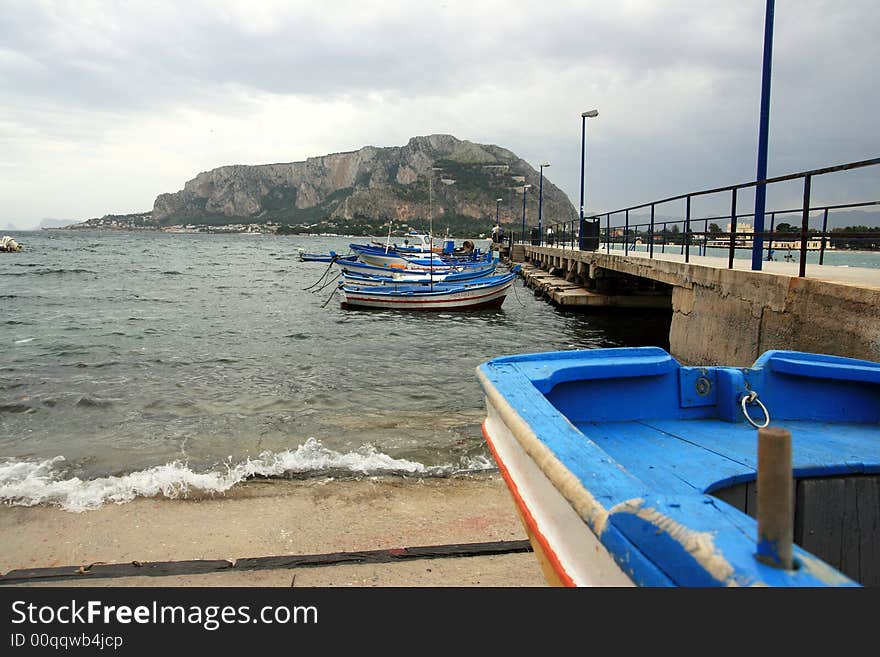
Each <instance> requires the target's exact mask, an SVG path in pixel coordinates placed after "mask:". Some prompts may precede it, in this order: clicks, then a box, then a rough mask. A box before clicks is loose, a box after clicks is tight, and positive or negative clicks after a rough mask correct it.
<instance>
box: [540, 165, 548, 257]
mask: <svg viewBox="0 0 880 657" xmlns="http://www.w3.org/2000/svg"><path fill="white" fill-rule="evenodd" d="M549 166H550V163H549V162H544V164H542V165H541V166H540V170H541V182H540V184H539V185H538V244H543V243H544V234H543V233H542V232H541V229H542V226H541V206H542V205H543V203H544V167H549Z"/></svg>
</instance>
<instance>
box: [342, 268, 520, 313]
mask: <svg viewBox="0 0 880 657" xmlns="http://www.w3.org/2000/svg"><path fill="white" fill-rule="evenodd" d="M515 276H516V274H514V273H509V274H502V275H499V276H488V277H482V278H477V279H474V280H467V281H457V282H451V283H449V282H443V283H432V284H429V285H423V284H400V285H389V286H377V285H357V284H353V283H347V282H342V283H341V284H340V286H339V289H340V290H341V291H342V295H343V302H342V307H343V308H385V309H397V310H439V311H451V310H476V309H480V308H498V307H500V306H501V304H502V303H504V298H505V297H506V295H507V292H508V290H509V289H510V287H511V286H512V285H513V279H514V277H515Z"/></svg>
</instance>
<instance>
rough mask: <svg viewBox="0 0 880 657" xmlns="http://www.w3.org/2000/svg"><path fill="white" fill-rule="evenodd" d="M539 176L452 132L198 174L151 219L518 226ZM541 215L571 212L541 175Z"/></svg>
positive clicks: (532, 211) (554, 217) (531, 209)
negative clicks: (396, 144) (450, 222)
mask: <svg viewBox="0 0 880 657" xmlns="http://www.w3.org/2000/svg"><path fill="white" fill-rule="evenodd" d="M538 179H539V173H538V172H537V171H536V170H535V169H533V168H532V167H531V166H530V165H529V164H528V163H527V162H525V161H524V160H522V159H520V158H519V157H517V156H516V155H515V154H513V153H512V152H510V151H509V150H506V149H504V148H500V147H498V146H491V145H481V144H475V143H472V142H469V141H461V140H459V139H456V138H455V137H453V136H451V135H430V136H426V137H413V138H412V139H410V140H409V143H408V144H407V145H406V146H399V147H388V148H376V147H373V146H367V147H364V148H361V149H360V150H358V151H354V152H350V153H335V154H332V155H325V156H323V157H314V158H309V159H307V160H306V161H305V162H291V163H287V164H262V165H255V166H241V165H233V166H223V167H219V168H217V169H213V170H211V171H206V172H203V173H200V174H199V175H198V176H196V177H195V178H193V179H192V180H190V181H189V182H187V183H186V184H185V185H184V188H183V189H182V190H181V191H179V192H175V193H172V194H161V195H160V196H159V197H158V198H156V201H155V203H154V206H153V214H152V221H153V222H155V223H157V224H160V225H171V224H186V223H228V222H233V221H236V222H237V221H247V222H257V223H259V222H268V221H273V222H279V223H286V224H290V225H297V224H311V223H315V222H317V221H319V220H327V219H330V220H333V221H335V222H337V223H338V224H339V225H345V224H347V223H351V222H353V221H356V220H357V219H359V218H362V219H371V220H387V219H395V220H397V221H401V222H408V221H412V220H417V219H422V220H424V219H425V218H426V217H428V216H429V213H430V216H431V217H433V218H434V219H435V220H438V219H441V218H445V219H446V220H447V221H448V220H451V219H456V218H457V219H477V220H485V221H488V222H489V225H490V226H491V224H492V223H494V221H495V213H496V199H498V198H501V199H504V200H503V202H502V204H501V205H500V206H499V216H500V218H501V220H502V223H510V224H513V225H519V223H520V221H521V217H522V191H523V187H522V186H523V185H524V184H531V185H532V188H531V189H529V190H528V194H527V215H528V218H527V220H528V221H529V223H535V217H536V216H537V204H538V193H537V192H538ZM542 216H543V218H544V221H545V223H547V222H549V221H553V222H556V221H568V220H570V219H573V218H575V217H576V216H577V213H576V211H575V208H574V206H573V205H572V203H571V201H570V200H569V198H568V197H567V196H566V195H565V194H564V193H563V192H562V191H561V190H559V189H558V188H557V187H556V186H555V185H553V184H552V183H551V182H550V181H548V180H547V177H546V176H545V177H544V191H543V209H542Z"/></svg>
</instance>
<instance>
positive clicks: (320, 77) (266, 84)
mask: <svg viewBox="0 0 880 657" xmlns="http://www.w3.org/2000/svg"><path fill="white" fill-rule="evenodd" d="M763 18H764V3H763V2H760V1H753V2H740V3H731V2H723V1H719V2H697V1H683V2H664V3H657V2H650V1H648V0H645V1H643V2H638V1H634V2H621V3H613V4H612V3H607V2H588V1H586V0H585V1H581V2H576V1H573V2H553V3H544V4H535V3H517V2H497V3H482V2H481V3H474V2H470V3H468V2H453V1H451V0H450V1H448V2H445V3H441V4H432V5H426V6H421V3H404V2H378V3H367V4H364V3H354V2H337V3H329V4H328V3H323V4H320V6H319V5H317V4H312V3H289V2H279V3H277V4H276V3H272V2H256V3H255V2H250V3H244V2H228V3H222V2H216V1H214V2H195V3H185V4H183V3H131V4H121V3H110V2H107V3H103V2H92V3H83V2H75V3H63V2H45V3H34V2H16V1H14V0H11V1H4V0H0V89H2V92H0V93H2V94H3V103H0V148H2V151H3V152H2V153H0V165H2V168H0V173H2V176H0V178H2V179H3V180H0V199H3V200H0V222H8V221H12V222H15V221H25V220H28V221H30V222H32V223H37V222H38V220H39V218H40V217H42V216H53V215H54V216H61V215H63V216H69V215H70V214H76V213H78V212H81V213H84V214H86V215H88V216H94V215H96V214H102V213H104V212H111V211H135V210H140V209H143V208H144V207H149V205H150V204H151V202H152V197H154V196H155V195H156V194H158V193H160V192H163V191H172V190H173V189H174V188H179V187H180V186H181V185H182V183H183V181H184V180H185V179H186V178H187V177H191V176H192V175H195V173H197V172H198V171H199V170H201V169H204V168H208V167H210V166H219V165H222V164H227V163H229V162H228V161H208V160H209V158H210V157H217V158H225V157H230V158H232V159H234V160H235V161H248V162H261V161H270V160H275V161H277V160H279V159H281V160H292V159H302V158H303V157H306V156H309V155H322V154H324V153H326V152H332V151H336V150H347V149H354V148H358V147H360V146H362V145H366V144H373V145H377V146H385V145H397V144H401V143H404V142H405V140H406V139H407V138H408V137H409V136H412V135H413V134H428V133H432V132H448V133H452V134H455V135H456V136H458V137H460V138H463V139H471V140H474V141H480V142H486V143H496V144H499V145H501V146H505V147H508V148H511V149H512V150H514V151H515V152H516V153H517V154H518V155H520V156H522V157H524V158H525V159H527V160H528V161H530V162H531V163H533V165H537V163H538V162H539V161H542V160H547V159H549V160H551V161H553V166H552V167H551V169H549V170H548V171H547V173H548V177H550V178H551V179H552V180H553V182H555V183H556V184H557V185H558V186H560V187H561V188H562V189H564V190H565V191H566V192H567V193H568V194H569V196H570V197H571V198H572V200H573V202H574V203H575V205H577V203H578V197H579V193H580V190H579V186H580V180H579V170H580V112H581V111H582V110H584V109H589V108H592V107H597V108H599V110H600V116H599V118H598V119H595V120H591V121H590V122H589V139H588V156H587V161H588V171H589V175H588V176H587V180H588V185H587V188H588V192H587V206H588V209H593V210H609V209H614V208H617V207H622V206H625V205H630V204H633V203H638V202H642V201H647V200H651V199H652V198H658V197H664V196H668V195H672V194H677V193H681V192H684V191H688V190H692V189H699V188H706V187H714V186H718V185H724V184H730V183H733V182H738V181H744V180H748V179H751V178H753V177H754V171H755V150H756V142H757V127H758V95H759V91H760V71H761V47H762V39H763ZM878 27H880V18H878V15H877V12H876V10H875V7H874V3H873V2H871V1H868V0H855V1H850V2H847V3H843V4H841V3H828V2H821V1H819V0H804V1H796V0H779V1H777V3H776V30H775V31H776V35H775V40H774V62H773V66H774V68H773V91H772V112H771V148H770V170H771V174H782V173H788V172H790V171H794V170H801V169H808V168H812V167H818V166H823V165H826V164H837V163H841V162H846V161H851V160H857V159H864V158H868V157H873V156H875V155H877V153H878V152H880V130H878V128H880V126H878V118H877V114H878V113H877V112H876V107H877V106H878V101H880V91H878V89H877V87H876V85H875V84H874V83H873V82H874V78H875V71H874V68H875V67H876V64H877V62H878V61H880V45H878V41H877V39H876V34H877V33H878ZM273 107H275V108H276V109H273ZM288 109H289V111H290V112H291V113H290V116H289V118H288V122H287V123H285V122H284V118H285V117H284V116H282V114H283V112H285V111H288ZM273 112H274V113H273ZM267 121H273V122H272V123H271V124H266V123H265V122H267ZM215 128H216V130H217V131H218V133H213V134H214V136H213V137H209V132H210V130H214V129H215ZM257 128H262V129H263V130H264V131H273V132H274V133H275V134H274V136H275V138H274V140H270V139H267V138H266V136H265V135H260V134H259V131H258V130H257ZM144 130H158V131H160V132H162V133H164V134H165V135H166V137H165V140H166V141H163V139H160V138H157V139H154V140H144V141H146V142H147V143H146V144H141V145H140V149H139V150H137V151H135V150H132V151H130V152H129V151H126V149H125V147H124V144H125V143H128V142H131V143H132V148H133V149H134V148H135V147H134V143H135V142H139V141H140V140H142V139H143V137H144V134H143V133H144ZM220 134H222V143H221V142H220V141H219V140H220V139H221V137H220ZM181 139H185V140H187V143H186V145H185V146H181V147H177V146H176V145H175V144H176V143H177V142H179V141H180V140H181ZM209 139H210V140H209ZM175 140H177V141H175ZM275 142H277V148H275V147H274V146H275V145H276V144H275ZM306 148H308V149H309V150H308V152H304V151H303V149H306ZM285 149H286V150H285ZM92 151H94V152H97V153H100V156H96V157H95V158H92V159H86V160H85V161H84V160H83V156H82V154H83V153H91V152H92ZM113 158H118V161H117V162H115V163H114V162H113ZM171 161H173V163H174V167H171V166H169V164H168V162H171ZM72 163H81V165H82V166H83V167H87V166H90V165H91V164H93V165H94V166H95V167H97V168H96V169H95V175H96V176H99V175H102V173H103V172H106V171H109V170H114V169H119V168H127V169H128V170H129V171H130V175H132V176H141V179H142V180H143V184H142V186H140V187H138V186H132V187H131V189H130V190H129V191H130V193H131V197H130V200H129V201H128V202H127V203H126V202H125V201H124V198H127V197H124V196H120V195H119V194H115V195H112V196H110V195H105V196H103V197H102V196H101V194H102V190H101V186H100V185H95V186H94V188H93V190H92V192H91V195H88V194H83V193H77V194H74V195H71V194H67V197H68V198H76V199H79V200H78V203H79V205H78V206H77V207H75V208H71V209H70V210H71V211H70V212H65V211H64V209H63V208H59V207H57V205H56V206H54V207H43V206H40V205H39V202H38V201H37V200H35V199H34V197H33V191H32V189H30V188H29V184H30V183H29V181H30V180H32V179H33V177H34V172H35V171H36V170H38V168H39V170H40V171H41V172H42V173H41V176H42V177H43V178H46V179H49V180H52V179H53V175H52V171H53V166H57V167H58V168H59V170H60V169H61V168H67V169H68V170H69V168H70V166H71V165H72ZM157 167H160V168H162V169H163V171H162V172H161V173H163V174H164V176H165V177H162V176H160V175H159V173H160V172H157ZM10 171H11V172H12V173H11V174H10V173H9V172H10ZM186 171H189V173H184V172H186ZM172 174H173V175H174V176H180V175H182V176H183V179H177V178H172V177H171V176H172ZM16 176H21V177H22V180H24V182H25V184H17V182H16V178H15V177H16ZM28 177H30V178H28ZM54 179H55V180H57V183H56V184H57V185H58V192H57V198H59V199H62V198H64V197H65V194H66V191H65V188H64V185H65V184H66V183H65V182H64V177H63V176H61V175H58V174H56V175H55V176H54ZM852 179H853V180H855V179H856V177H855V176H854V177H853V178H852ZM876 179H877V176H873V177H872V176H870V175H869V176H865V175H861V176H859V180H860V181H862V182H858V183H857V184H856V183H854V184H853V186H852V188H853V189H856V188H857V189H858V192H859V193H860V194H862V193H870V192H871V190H872V189H876V188H875V187H872V185H873V181H875V180H876ZM4 180H5V182H4ZM865 180H867V181H868V182H864V181H865ZM174 181H176V182H174ZM168 185H170V187H171V188H165V187H164V186H168ZM828 187H829V189H828V191H827V192H825V193H827V194H828V195H829V196H835V197H839V196H845V195H846V194H847V193H848V188H847V184H846V183H843V182H842V183H841V184H840V185H838V187H839V189H832V187H833V185H829V186H828ZM19 188H20V189H22V190H24V191H22V192H21V194H19V195H17V194H18V193H17V192H16V190H17V189H19ZM89 199H91V200H89ZM111 202H112V203H114V204H119V203H122V204H123V205H124V206H125V207H119V206H118V205H114V206H113V207H110V206H109V204H110V203H111ZM58 203H61V201H58Z"/></svg>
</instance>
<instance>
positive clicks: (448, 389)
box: [0, 230, 669, 510]
mask: <svg viewBox="0 0 880 657" xmlns="http://www.w3.org/2000/svg"><path fill="white" fill-rule="evenodd" d="M15 237H16V239H17V240H19V241H20V242H21V243H22V244H23V245H24V250H23V251H22V252H20V253H15V254H0V500H2V501H3V502H4V503H7V504H19V505H34V504H54V505H59V506H62V507H63V508H66V509H70V510H82V509H88V508H94V507H97V506H100V505H101V504H104V503H107V502H125V501H128V500H131V499H133V498H134V497H136V496H152V495H159V494H164V495H167V496H176V495H183V494H186V493H187V492H190V491H224V490H227V489H229V488H230V487H232V486H234V485H235V484H236V483H237V482H239V481H242V480H244V479H247V478H249V477H255V476H266V477H328V476H329V477H362V476H372V475H380V474H382V475H387V474H390V475H398V476H418V477H425V476H449V475H454V474H457V473H463V472H474V471H480V470H490V469H493V468H494V462H493V461H492V458H491V455H490V454H489V453H488V451H487V448H486V446H485V442H484V441H483V439H482V436H481V432H480V423H481V422H482V420H483V417H484V414H485V405H484V402H483V397H482V391H481V388H480V386H479V383H478V382H477V378H476V374H475V368H476V367H477V365H479V364H480V363H482V362H484V361H486V360H488V359H490V358H494V357H496V356H501V355H505V354H514V353H523V352H534V351H555V350H566V349H589V348H597V347H610V346H642V345H658V346H662V347H668V342H667V341H668V324H669V314H668V313H659V314H658V313H644V312H640V313H625V314H622V315H621V314H619V313H589V314H584V313H575V312H563V311H560V310H557V309H555V308H554V307H552V306H550V305H549V304H547V303H546V302H545V301H543V300H541V299H537V298H535V295H534V294H533V292H532V290H530V289H528V288H526V287H524V286H523V283H522V281H521V280H519V279H518V280H517V282H516V283H515V285H514V288H513V289H512V290H511V291H510V293H509V295H508V297H507V299H506V300H505V302H504V305H503V306H502V307H501V308H500V309H493V310H481V311H471V312H448V313H443V312H431V313H420V312H413V311H410V312H406V311H396V310H395V311H391V310H389V311H382V310H378V311H376V310H344V309H342V308H340V300H341V298H340V295H339V293H338V292H336V290H335V287H336V286H335V283H334V282H333V281H334V279H335V276H336V274H337V273H338V272H337V271H336V270H335V267H333V268H329V269H328V264H327V263H322V262H300V260H299V256H298V249H303V250H304V251H306V252H309V253H327V252H329V251H330V250H334V251H336V252H338V253H347V252H348V250H349V248H348V245H349V243H351V242H357V243H368V242H369V241H370V240H369V239H368V238H345V237H296V236H287V237H281V236H271V235H223V234H168V233H159V232H140V233H130V232H112V231H106V232H85V231H69V230H55V231H40V232H22V233H16V234H15ZM477 243H478V244H484V245H485V246H488V242H487V241H485V240H479V241H477ZM504 269H505V267H503V266H502V270H504Z"/></svg>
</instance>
